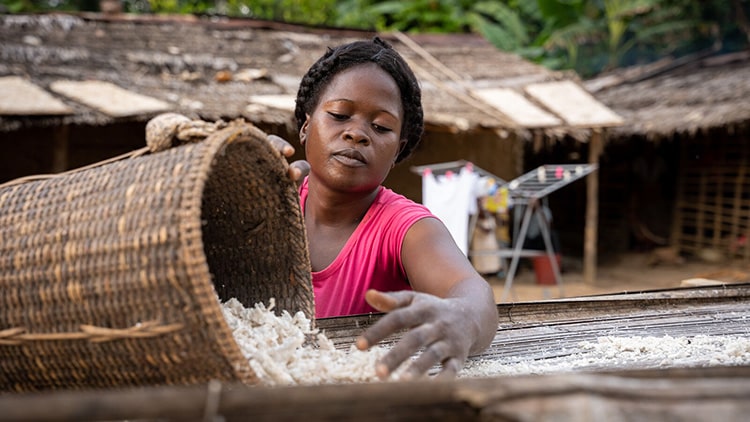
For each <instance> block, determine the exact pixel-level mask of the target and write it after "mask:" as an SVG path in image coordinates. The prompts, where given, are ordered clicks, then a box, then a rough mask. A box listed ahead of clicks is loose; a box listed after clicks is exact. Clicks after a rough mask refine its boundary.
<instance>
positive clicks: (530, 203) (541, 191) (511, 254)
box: [410, 160, 597, 302]
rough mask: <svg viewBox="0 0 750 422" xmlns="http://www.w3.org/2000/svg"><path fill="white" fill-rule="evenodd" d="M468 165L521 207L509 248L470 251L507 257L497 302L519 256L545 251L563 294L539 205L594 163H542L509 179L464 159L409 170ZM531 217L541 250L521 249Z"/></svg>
mask: <svg viewBox="0 0 750 422" xmlns="http://www.w3.org/2000/svg"><path fill="white" fill-rule="evenodd" d="M467 166H469V168H471V169H472V170H473V171H474V172H476V173H477V174H479V175H481V176H485V177H489V178H492V179H494V180H495V181H496V182H497V184H498V185H500V186H502V187H507V188H508V192H509V194H510V196H511V199H512V201H513V206H514V207H521V208H522V209H523V211H522V212H523V217H522V218H521V219H520V221H519V220H518V219H513V236H512V244H511V247H510V248H502V249H498V250H495V251H470V252H469V254H470V255H488V254H489V255H494V256H500V257H501V258H506V259H507V258H510V266H509V267H508V271H507V273H506V276H505V286H504V289H503V293H502V296H501V297H500V302H503V301H505V299H506V298H507V297H508V295H509V294H510V293H511V290H512V288H513V281H514V279H515V275H516V271H517V270H518V264H519V262H520V259H521V258H531V257H537V256H544V255H547V257H548V258H549V262H550V266H551V268H552V272H553V274H554V277H555V284H556V285H557V287H558V289H559V290H560V296H561V297H564V296H565V294H564V290H563V283H562V275H561V273H560V266H559V265H558V262H557V257H556V253H555V250H554V246H553V244H552V235H551V233H550V230H549V227H550V224H549V221H547V217H546V216H545V215H544V212H542V208H541V207H540V205H542V204H544V203H545V202H546V201H547V197H548V196H549V195H550V194H551V193H553V192H555V191H557V190H558V189H561V188H563V187H564V186H567V185H569V184H570V183H573V182H575V181H576V180H579V179H581V178H583V177H586V176H587V175H588V174H590V173H592V172H593V171H595V170H596V169H597V165H596V164H546V165H542V166H539V167H537V168H535V169H533V170H531V171H529V172H527V173H525V174H522V175H521V176H519V177H517V178H515V179H513V180H511V181H510V182H508V181H505V180H504V179H502V178H501V177H498V176H496V175H494V174H492V173H490V172H488V171H486V170H484V169H481V168H479V167H477V166H475V165H474V164H473V163H471V162H469V161H466V160H457V161H449V162H444V163H436V164H428V165H422V166H414V167H411V168H410V170H411V171H412V172H413V173H415V174H417V175H419V176H424V174H425V171H431V172H432V173H433V174H435V175H440V174H445V173H447V172H449V171H452V172H458V171H460V170H461V169H462V168H464V167H467ZM532 218H535V219H536V220H537V223H538V226H539V230H540V233H541V235H542V239H543V240H544V246H545V249H544V250H536V249H524V244H525V242H526V234H527V233H528V230H529V226H530V224H531V220H532ZM476 222H477V216H476V215H473V216H471V218H470V220H469V230H470V233H473V232H474V228H475V225H476Z"/></svg>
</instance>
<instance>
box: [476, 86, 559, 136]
mask: <svg viewBox="0 0 750 422" xmlns="http://www.w3.org/2000/svg"><path fill="white" fill-rule="evenodd" d="M475 94H476V95H477V96H478V97H479V98H480V99H481V100H482V101H484V102H485V103H487V104H489V105H490V106H492V107H494V108H496V109H497V110H499V111H500V112H502V113H503V114H504V115H506V116H508V117H510V118H511V119H513V121H514V122H516V123H517V124H519V125H520V126H522V127H527V128H543V127H553V126H559V125H561V124H563V122H562V120H560V119H558V118H557V117H555V116H554V115H552V114H550V113H548V112H546V111H544V110H543V109H541V108H539V107H537V106H536V105H534V104H533V103H532V102H531V101H529V100H528V99H526V97H524V96H523V95H521V94H520V93H518V92H516V91H514V90H512V89H509V88H485V89H476V90H475Z"/></svg>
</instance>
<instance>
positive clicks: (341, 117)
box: [328, 111, 348, 120]
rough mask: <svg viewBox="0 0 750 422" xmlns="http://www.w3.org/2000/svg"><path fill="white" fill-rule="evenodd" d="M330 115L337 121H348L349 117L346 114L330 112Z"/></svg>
mask: <svg viewBox="0 0 750 422" xmlns="http://www.w3.org/2000/svg"><path fill="white" fill-rule="evenodd" d="M328 114H329V115H330V116H331V117H333V118H334V119H336V120H346V118H347V117H348V116H347V115H346V114H339V113H334V112H331V111H329V112H328Z"/></svg>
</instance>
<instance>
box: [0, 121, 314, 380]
mask: <svg viewBox="0 0 750 422" xmlns="http://www.w3.org/2000/svg"><path fill="white" fill-rule="evenodd" d="M261 134H262V132H261V131H260V130H258V129H257V128H255V127H254V126H251V125H249V124H233V125H230V126H229V127H227V128H225V129H223V130H221V131H218V132H216V133H214V134H213V135H211V136H210V137H208V138H207V139H206V140H205V141H203V142H199V143H194V144H188V145H184V146H180V147H175V148H172V149H169V150H166V151H163V152H159V153H154V154H151V155H144V156H141V157H137V158H129V159H126V160H121V161H116V162H113V163H107V164H103V165H101V166H98V167H94V168H89V169H85V170H80V171H76V172H72V173H68V174H64V175H59V176H56V177H52V178H49V179H46V180H37V181H33V182H26V183H21V184H16V185H6V186H5V187H2V188H0V236H1V237H0V390H1V391H33V390H47V389H63V388H65V389H75V388H105V387H120V386H143V385H180V384H183V385H184V384H195V383H204V382H207V381H209V380H212V379H215V380H220V381H229V382H231V381H239V382H244V383H247V384H253V383H256V382H257V378H256V376H255V374H254V373H253V371H252V369H251V368H250V366H249V364H248V361H247V359H246V358H244V357H243V356H242V354H241V352H240V348H239V346H238V345H237V343H236V342H235V340H234V337H233V336H232V332H231V331H230V330H229V328H228V326H227V324H226V321H225V320H224V317H223V315H222V310H221V305H220V302H219V300H217V296H218V298H219V299H220V300H222V301H223V300H227V299H229V298H232V297H234V298H237V299H238V300H240V301H241V302H242V303H243V304H245V306H252V305H253V304H255V303H257V302H264V303H268V300H269V299H270V298H272V297H273V298H275V299H276V305H277V308H281V309H286V310H289V311H290V312H295V311H298V310H301V311H303V312H304V313H305V314H306V315H307V316H308V317H310V318H312V317H313V315H314V305H313V298H312V286H311V281H310V265H309V258H308V255H307V243H306V242H307V240H306V237H305V231H304V225H303V221H302V217H301V215H300V211H299V196H298V195H297V192H296V189H295V186H294V184H293V182H292V181H291V180H290V179H289V177H288V176H287V174H286V171H287V170H286V168H287V167H286V164H285V160H284V159H283V158H282V157H281V155H280V154H279V153H278V152H277V151H276V150H275V149H273V148H272V147H271V146H270V144H269V143H268V142H267V141H266V140H265V138H264V136H261ZM259 138H263V139H259Z"/></svg>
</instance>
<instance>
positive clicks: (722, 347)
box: [460, 335, 750, 378]
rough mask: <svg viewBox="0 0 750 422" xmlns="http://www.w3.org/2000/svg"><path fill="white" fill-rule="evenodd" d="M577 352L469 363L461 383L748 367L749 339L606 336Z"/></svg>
mask: <svg viewBox="0 0 750 422" xmlns="http://www.w3.org/2000/svg"><path fill="white" fill-rule="evenodd" d="M578 346H579V348H578V349H576V350H574V351H571V353H570V354H568V355H566V356H559V357H554V358H547V359H528V358H527V359H524V358H519V357H504V358H498V359H492V360H474V361H470V362H467V365H466V367H465V368H464V370H463V371H462V372H461V374H460V377H464V378H480V377H492V376H499V375H532V374H553V373H566V372H573V371H580V370H623V369H651V368H686V367H710V366H737V365H748V364H750V338H747V337H739V336H707V335H697V336H693V337H686V336H681V337H671V336H665V337H650V336H649V337H640V336H633V337H613V336H607V337H599V338H598V339H597V341H596V342H589V341H583V342H581V343H579V344H578Z"/></svg>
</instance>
